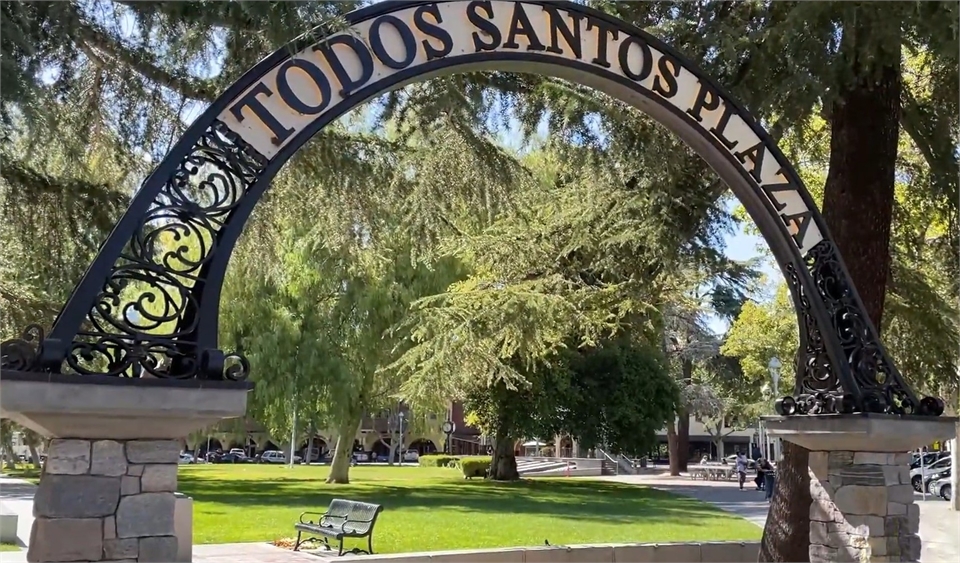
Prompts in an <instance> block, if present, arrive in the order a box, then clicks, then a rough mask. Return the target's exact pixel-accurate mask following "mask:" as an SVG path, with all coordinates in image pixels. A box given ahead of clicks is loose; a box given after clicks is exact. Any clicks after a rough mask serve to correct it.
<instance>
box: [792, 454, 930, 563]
mask: <svg viewBox="0 0 960 563" xmlns="http://www.w3.org/2000/svg"><path fill="white" fill-rule="evenodd" d="M810 473H811V475H810V496H811V497H812V504H811V505H810V563H828V562H829V563H833V562H835V561H857V562H859V561H870V562H872V563H883V562H887V561H909V562H916V561H919V560H920V537H919V536H918V535H917V533H918V532H919V528H920V507H919V506H918V505H917V504H916V503H915V502H914V497H913V487H912V486H911V485H910V454H909V453H898V454H891V453H874V452H851V451H831V452H825V451H819V452H810Z"/></svg>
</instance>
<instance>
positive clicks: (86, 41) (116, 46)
mask: <svg viewBox="0 0 960 563" xmlns="http://www.w3.org/2000/svg"><path fill="white" fill-rule="evenodd" d="M78 20H79V23H78V25H79V39H78V42H79V44H80V47H81V48H82V49H83V50H84V52H85V53H88V55H89V51H88V50H89V49H93V50H95V51H97V52H99V53H101V54H103V55H106V56H107V57H109V58H111V59H113V60H114V62H117V63H120V64H123V65H125V66H127V67H129V68H131V69H132V70H133V71H134V72H136V73H137V74H140V75H141V76H143V77H144V78H147V79H148V80H151V81H153V82H156V83H157V84H160V85H161V86H164V87H166V88H169V89H170V90H173V91H175V92H178V93H180V94H181V95H183V96H185V97H187V98H191V99H194V100H202V101H205V102H212V101H213V100H215V99H216V98H217V92H218V89H217V88H216V87H215V86H214V85H213V84H212V83H209V82H208V81H204V80H199V79H196V78H193V77H190V76H183V75H178V74H174V73H171V72H169V71H167V70H165V69H163V68H161V67H160V66H159V65H157V64H156V62H155V61H152V60H150V59H152V57H151V56H150V55H148V54H146V53H137V52H134V51H131V50H130V49H127V48H126V47H124V46H123V45H122V44H121V43H120V42H119V41H117V40H116V39H114V38H113V37H110V36H109V35H107V34H105V33H103V32H102V31H100V30H98V29H96V28H95V27H93V26H91V25H90V24H87V23H85V22H83V21H82V20H80V19H79V18H78ZM94 62H98V61H97V60H96V59H94ZM99 62H101V63H102V62H103V61H102V60H100V61H99Z"/></svg>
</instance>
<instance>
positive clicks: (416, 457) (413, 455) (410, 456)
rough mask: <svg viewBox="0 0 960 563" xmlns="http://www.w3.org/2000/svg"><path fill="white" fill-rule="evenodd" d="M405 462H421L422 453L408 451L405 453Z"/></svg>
mask: <svg viewBox="0 0 960 563" xmlns="http://www.w3.org/2000/svg"><path fill="white" fill-rule="evenodd" d="M403 461H410V462H413V461H420V452H418V451H417V450H407V451H405V452H403Z"/></svg>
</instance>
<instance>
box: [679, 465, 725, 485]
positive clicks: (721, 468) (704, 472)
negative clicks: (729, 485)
mask: <svg viewBox="0 0 960 563" xmlns="http://www.w3.org/2000/svg"><path fill="white" fill-rule="evenodd" d="M687 470H688V471H689V472H690V478H691V479H703V480H704V481H720V480H727V481H730V480H733V479H734V478H735V477H736V475H737V466H736V465H733V464H722V463H698V464H695V465H688V466H687Z"/></svg>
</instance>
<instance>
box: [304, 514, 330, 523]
mask: <svg viewBox="0 0 960 563" xmlns="http://www.w3.org/2000/svg"><path fill="white" fill-rule="evenodd" d="M308 514H309V515H311V516H319V517H320V518H317V525H318V526H319V525H320V520H321V519H322V518H323V517H324V516H326V515H327V513H326V512H303V513H301V514H300V523H301V524H313V520H306V521H304V519H303V517H304V516H307V515H308Z"/></svg>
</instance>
